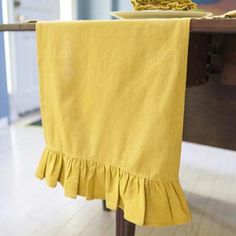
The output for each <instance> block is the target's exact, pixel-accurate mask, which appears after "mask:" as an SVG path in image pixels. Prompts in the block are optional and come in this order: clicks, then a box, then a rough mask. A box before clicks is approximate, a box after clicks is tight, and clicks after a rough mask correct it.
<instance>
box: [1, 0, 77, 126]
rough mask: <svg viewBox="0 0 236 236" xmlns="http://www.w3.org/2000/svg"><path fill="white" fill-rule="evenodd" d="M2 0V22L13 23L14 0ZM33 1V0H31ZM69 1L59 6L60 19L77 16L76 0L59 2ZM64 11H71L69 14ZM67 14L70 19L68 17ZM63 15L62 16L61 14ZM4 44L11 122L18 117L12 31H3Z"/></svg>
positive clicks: (61, 0)
mask: <svg viewBox="0 0 236 236" xmlns="http://www.w3.org/2000/svg"><path fill="white" fill-rule="evenodd" d="M0 1H2V13H3V23H4V24H9V23H13V22H14V21H15V20H14V0H10V1H9V0H0ZM32 1H33V0H32ZM63 2H64V3H65V2H67V3H68V2H69V4H70V7H69V8H66V9H65V8H63V7H60V5H59V7H60V19H62V20H72V19H73V20H77V18H78V9H77V7H78V5H77V0H60V2H59V4H62V3H63ZM64 11H71V14H69V13H68V12H67V17H66V14H64ZM68 14H69V15H71V17H72V19H70V18H68ZM63 15H64V17H63V18H62V16H63ZM4 45H5V62H6V77H7V91H8V96H9V122H10V123H13V122H14V121H16V120H18V119H19V117H20V116H19V109H18V107H17V88H18V86H17V75H16V63H17V62H16V56H15V55H16V50H15V37H14V33H12V32H4Z"/></svg>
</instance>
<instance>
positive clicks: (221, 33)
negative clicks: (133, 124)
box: [0, 19, 236, 236]
mask: <svg viewBox="0 0 236 236" xmlns="http://www.w3.org/2000/svg"><path fill="white" fill-rule="evenodd" d="M34 30H35V23H25V24H8V25H4V24H3V25H0V31H34ZM190 32H191V34H190V42H189V56H188V73H187V87H194V86H199V85H204V84H206V83H208V82H209V81H218V83H220V84H223V85H227V86H236V19H214V20H212V19H193V20H192V21H191V28H190ZM235 117H236V116H235ZM235 117H234V119H235ZM116 216H117V217H116V235H117V236H133V235H134V234H135V225H134V224H132V223H130V222H128V221H126V220H124V216H123V212H122V211H121V210H120V209H118V210H117V214H116Z"/></svg>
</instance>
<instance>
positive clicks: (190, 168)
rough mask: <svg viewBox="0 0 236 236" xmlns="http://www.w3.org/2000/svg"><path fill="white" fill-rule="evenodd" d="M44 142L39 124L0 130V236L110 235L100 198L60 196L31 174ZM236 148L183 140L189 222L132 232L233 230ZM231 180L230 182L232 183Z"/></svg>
mask: <svg viewBox="0 0 236 236" xmlns="http://www.w3.org/2000/svg"><path fill="white" fill-rule="evenodd" d="M43 147H44V141H43V134H42V129H41V128H39V127H30V126H28V127H27V126H24V125H15V126H13V127H11V128H4V129H1V130H0V236H28V235H35V236H36V235H40V236H42V235H43V236H54V235H57V236H72V235H73V236H75V235H79V236H114V235H115V231H114V228H115V225H114V223H115V215H114V213H113V212H110V213H107V212H103V211H102V203H101V201H85V200H84V199H83V198H77V199H76V200H72V199H69V198H65V197H64V195H63V190H62V188H61V187H60V185H58V186H57V188H55V189H51V188H48V187H47V186H46V185H45V183H44V182H43V181H40V180H38V179H36V178H35V177H34V172H35V169H36V166H37V163H38V161H39V158H40V154H41V152H42V149H43ZM235 169H236V152H233V151H229V150H223V149H217V148H212V147H207V146H201V145H196V144H191V143H183V150H182V162H181V172H180V173H181V175H180V179H181V182H182V186H183V188H184V191H185V193H186V196H187V198H188V201H189V204H190V207H191V210H192V214H193V221H192V223H190V224H188V225H184V226H177V227H176V226H174V227H167V228H161V229H154V228H148V227H137V233H136V235H137V236H141V235H142V236H233V235H236V171H235ZM234 185H235V186H234Z"/></svg>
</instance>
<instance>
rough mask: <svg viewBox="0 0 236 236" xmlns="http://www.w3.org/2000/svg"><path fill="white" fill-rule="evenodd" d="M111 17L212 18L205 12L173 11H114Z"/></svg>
mask: <svg viewBox="0 0 236 236" xmlns="http://www.w3.org/2000/svg"><path fill="white" fill-rule="evenodd" d="M110 15H112V16H114V17H116V18H119V19H148V18H179V17H190V18H201V17H206V16H212V13H210V12H203V11H173V10H145V11H113V12H110Z"/></svg>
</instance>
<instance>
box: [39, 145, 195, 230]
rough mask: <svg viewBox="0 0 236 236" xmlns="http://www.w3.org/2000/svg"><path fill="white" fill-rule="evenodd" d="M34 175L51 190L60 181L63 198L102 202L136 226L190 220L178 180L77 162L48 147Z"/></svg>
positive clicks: (95, 163) (160, 224)
mask: <svg viewBox="0 0 236 236" xmlns="http://www.w3.org/2000/svg"><path fill="white" fill-rule="evenodd" d="M36 176H37V177H38V178H39V179H43V178H45V179H46V183H47V185H48V186H50V187H56V185H57V182H60V183H61V184H62V186H63V188H64V192H65V196H67V197H70V198H76V197H77V195H80V196H84V197H86V199H88V200H91V199H104V200H106V205H107V208H109V209H111V210H116V209H117V208H118V207H119V208H121V209H123V210H124V217H125V219H127V220H128V221H130V222H132V223H134V224H137V225H147V226H167V225H177V224H184V223H187V222H189V221H190V220H191V214H190V212H189V209H188V205H187V203H186V200H185V197H184V194H183V191H182V189H181V186H180V183H179V181H178V180H173V181H155V180H150V179H147V178H144V177H140V176H137V175H135V174H133V173H129V172H126V171H124V170H122V169H120V168H119V167H116V166H111V165H108V164H104V163H97V162H94V161H92V160H80V159H78V158H76V157H72V156H69V155H66V154H63V153H60V152H57V151H54V150H51V149H50V148H46V149H45V150H44V153H43V156H42V158H41V160H40V162H39V165H38V168H37V171H36Z"/></svg>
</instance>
